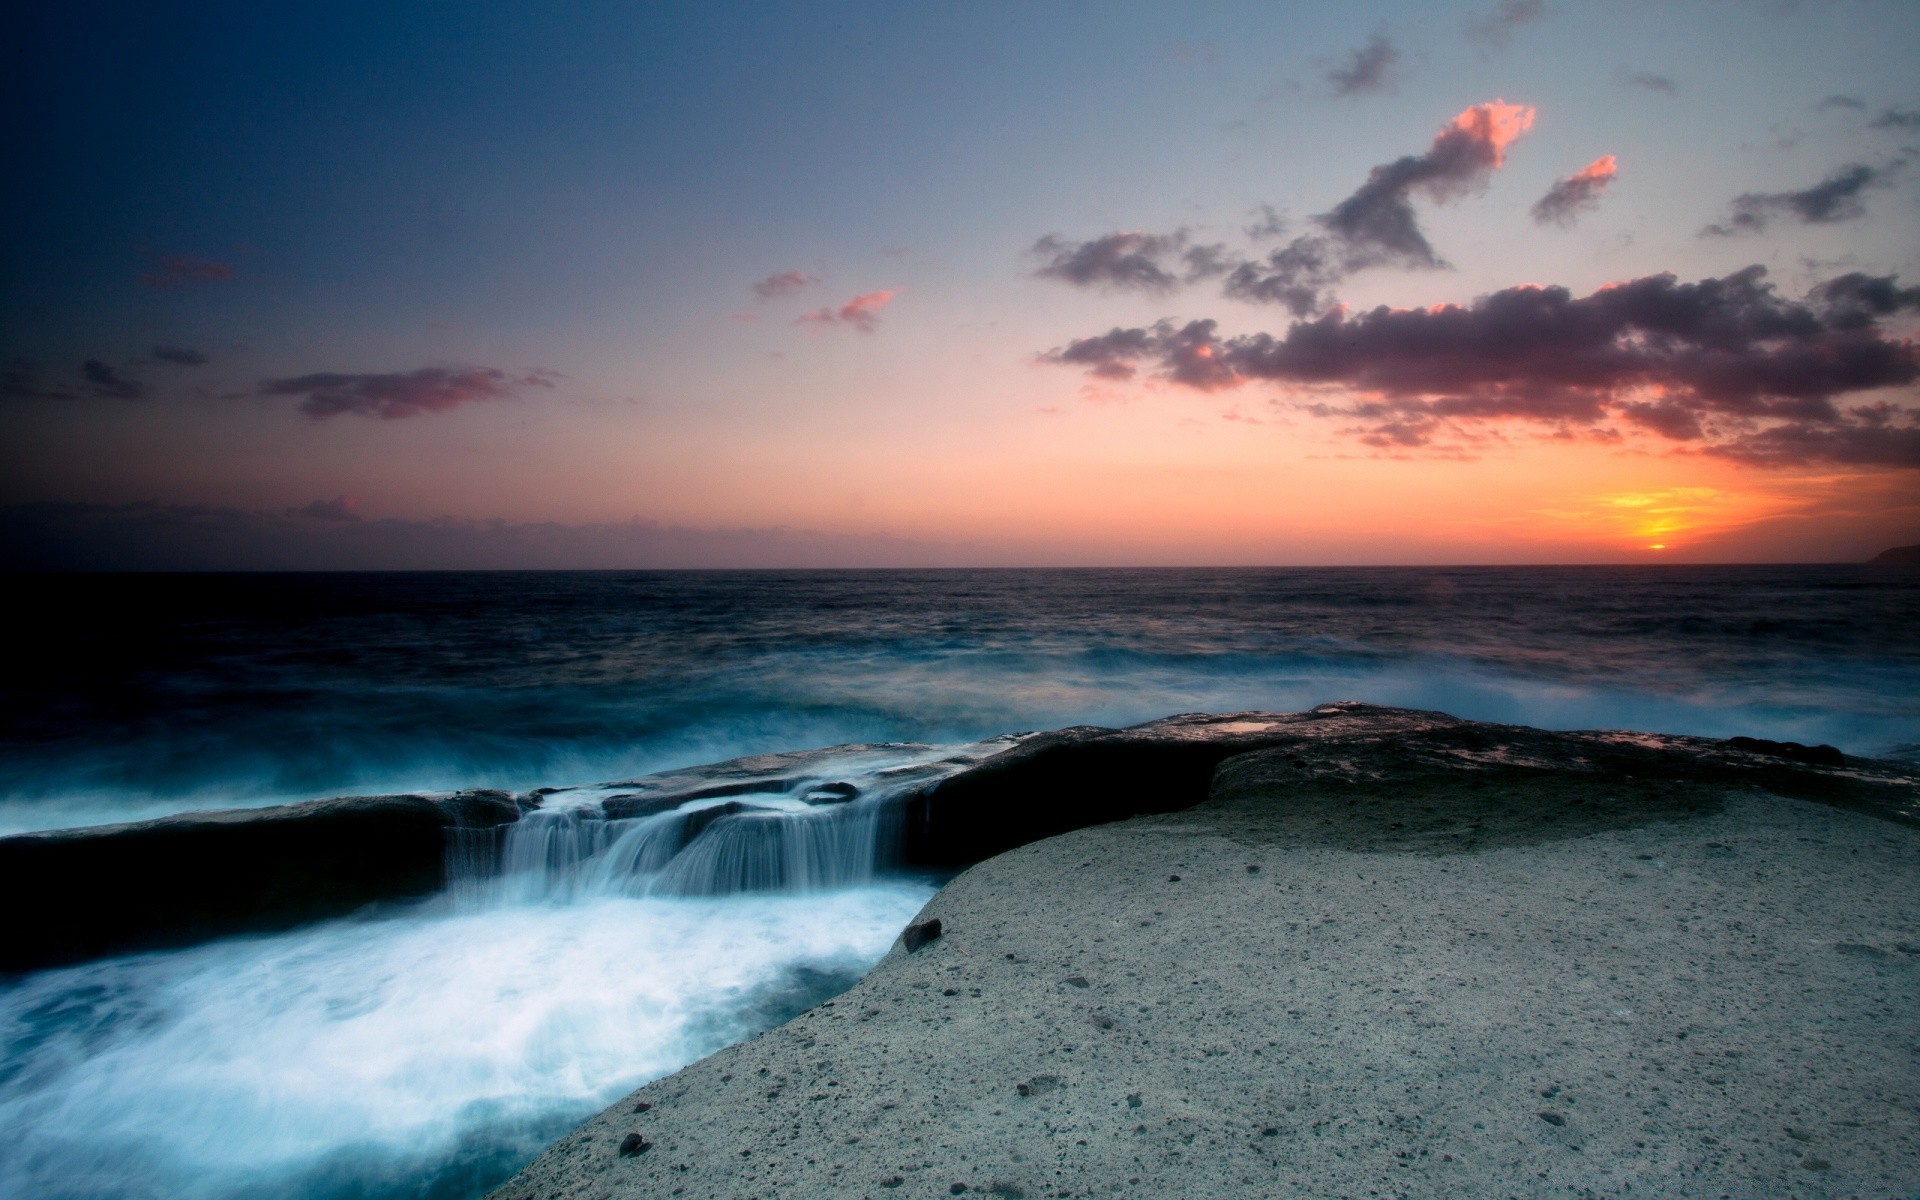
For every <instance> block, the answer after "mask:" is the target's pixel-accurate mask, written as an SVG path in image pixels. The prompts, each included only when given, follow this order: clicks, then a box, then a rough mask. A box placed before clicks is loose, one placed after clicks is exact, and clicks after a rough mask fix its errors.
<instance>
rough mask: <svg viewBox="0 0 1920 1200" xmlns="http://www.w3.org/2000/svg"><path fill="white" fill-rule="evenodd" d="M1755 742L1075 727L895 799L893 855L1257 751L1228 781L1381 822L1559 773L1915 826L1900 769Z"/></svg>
mask: <svg viewBox="0 0 1920 1200" xmlns="http://www.w3.org/2000/svg"><path fill="white" fill-rule="evenodd" d="M1742 743H1745V744H1744V745H1743V744H1742ZM1762 745H1763V743H1761V742H1759V740H1758V739H1733V740H1732V741H1720V740H1717V739H1713V738H1696V737H1680V736H1669V735H1659V734H1642V733H1624V732H1619V731H1604V730H1602V731H1579V732H1570V733H1561V732H1552V731H1548V730H1542V729H1532V728H1528V727H1525V726H1518V725H1499V724H1494V723H1491V722H1481V721H1465V720H1461V719H1460V718H1457V717H1452V716H1448V715H1447V714H1445V713H1438V712H1425V711H1420V710H1415V709H1401V708H1387V707H1382V706H1378V705H1370V704H1358V703H1353V702H1340V703H1334V704H1323V705H1320V706H1319V707H1317V708H1314V709H1310V710H1308V711H1306V712H1300V713H1263V712H1250V713H1228V714H1222V715H1209V714H1195V715H1184V716H1176V717H1167V718H1165V719H1163V720H1159V721H1151V722H1148V723H1146V724H1144V725H1136V726H1133V727H1131V728H1128V729H1104V728H1099V727H1093V726H1081V727H1076V728H1072V729H1064V730H1060V731H1058V732H1055V733H1044V734H1040V735H1038V736H1035V737H1031V738H1028V739H1026V740H1025V741H1023V742H1021V743H1020V744H1019V745H1018V746H1015V747H1013V748H1011V749H1009V750H1006V751H1003V752H1002V753H1000V754H997V755H994V756H993V757H991V758H988V759H986V760H984V761H982V762H980V763H979V764H977V765H975V766H973V767H970V768H968V769H966V770H963V771H961V772H959V773H957V774H955V775H952V776H950V777H948V778H946V779H942V780H939V781H937V782H935V783H932V784H929V785H928V786H926V787H924V788H922V789H920V790H919V791H918V792H916V793H914V794H913V795H912V796H910V797H908V798H907V800H906V801H905V802H904V803H905V810H906V822H905V833H904V839H905V840H904V847H903V854H904V857H905V859H906V861H907V862H909V863H911V864H915V865H922V866H942V867H961V866H965V865H967V864H969V863H973V862H978V861H980V860H981V859H984V858H987V857H989V856H991V855H993V854H998V853H1002V852H1004V851H1007V850H1011V849H1013V848H1015V847H1017V846H1021V845H1025V844H1027V843H1029V842H1033V841H1037V840H1039V839H1040V838H1043V837H1051V836H1053V835H1055V834H1059V833H1065V832H1067V831H1069V830H1072V829H1080V828H1085V827H1086V826H1089V825H1096V824H1100V823H1102V822H1105V821H1116V820H1123V819H1126V818H1128V817H1134V816H1140V815H1143V814H1149V813H1171V812H1179V811H1182V810H1184V809H1188V808H1192V807H1193V806H1194V805H1197V804H1199V803H1201V802H1202V801H1203V800H1205V799H1206V798H1207V796H1208V793H1209V789H1210V788H1211V787H1212V786H1213V784H1214V772H1215V769H1216V768H1218V767H1219V766H1220V765H1221V764H1222V763H1225V762H1227V761H1228V760H1229V759H1239V758H1243V757H1245V756H1249V755H1258V756H1259V761H1258V763H1257V765H1256V764H1254V763H1252V762H1251V761H1248V762H1243V763H1241V764H1239V765H1238V766H1237V767H1236V771H1237V772H1238V773H1240V774H1242V775H1245V774H1247V773H1249V772H1251V773H1253V774H1255V775H1257V776H1258V777H1259V781H1260V786H1261V787H1263V788H1267V789H1276V788H1277V789H1286V788H1289V787H1291V788H1297V789H1302V790H1301V791H1300V795H1301V796H1302V797H1306V796H1308V795H1309V794H1312V795H1316V796H1317V795H1319V794H1321V793H1322V792H1324V791H1325V790H1326V789H1328V788H1332V789H1334V790H1336V791H1340V790H1345V791H1346V792H1350V793H1352V795H1353V796H1354V797H1362V796H1372V797H1373V800H1372V801H1370V802H1371V803H1372V804H1373V805H1374V806H1375V808H1376V809H1380V810H1381V811H1384V807H1383V806H1385V805H1386V803H1387V801H1388V800H1390V799H1391V797H1390V796H1389V795H1388V793H1387V792H1386V791H1384V790H1383V789H1382V787H1381V785H1382V784H1384V783H1386V782H1388V781H1411V780H1422V781H1435V780H1450V781H1452V783H1453V784H1455V785H1458V786H1459V787H1462V788H1465V789H1468V790H1473V789H1480V788H1489V787H1493V788H1499V787H1512V786H1525V785H1529V784H1531V783H1534V782H1537V781H1539V780H1542V779H1546V778H1549V777H1561V778H1565V779H1569V780H1583V781H1585V782H1586V783H1588V784H1593V785H1596V786H1600V787H1601V788H1602V790H1603V791H1607V792H1608V794H1609V795H1612V794H1615V793H1618V794H1619V795H1621V796H1625V795H1626V794H1627V793H1628V792H1636V791H1638V792H1645V791H1646V790H1647V789H1648V788H1649V787H1650V786H1653V785H1657V784H1661V783H1675V782H1691V783H1702V784H1704V783H1713V784H1719V785H1725V786H1739V787H1756V788H1762V789H1765V790H1768V791H1772V792H1774V793H1776V794H1779V795H1786V796H1794V797H1798V798H1802V799H1812V800H1820V801H1822V802H1825V803H1830V804H1838V805H1842V806H1847V807H1861V808H1862V809H1863V810H1865V811H1874V812H1876V813H1880V814H1881V815H1891V816H1895V817H1897V818H1900V819H1908V820H1913V819H1920V813H1916V812H1915V811H1914V809H1915V806H1914V804H1913V801H1912V798H1911V791H1910V787H1909V785H1910V784H1911V780H1912V773H1911V772H1903V771H1899V770H1895V769H1893V767H1892V765H1891V764H1878V765H1876V764H1871V763H1868V762H1864V761H1863V762H1861V763H1860V764H1859V766H1858V768H1857V769H1853V768H1849V767H1848V763H1847V760H1846V759H1845V758H1844V757H1843V756H1840V755H1839V752H1838V751H1836V750H1834V749H1833V748H1832V747H1799V748H1798V749H1797V750H1794V749H1790V748H1789V747H1792V746H1795V745H1797V744H1795V743H1777V742H1776V743H1764V746H1766V747H1770V749H1761V748H1760V747H1761V746H1762ZM1668 794H1669V795H1671V793H1668ZM1361 802H1363V803H1368V802H1369V801H1365V800H1362V801H1361ZM1490 802H1492V798H1491V797H1490ZM1620 803H1622V804H1626V805H1628V807H1629V808H1631V802H1630V801H1627V800H1622V801H1620ZM1655 803H1662V802H1661V801H1655ZM1569 807H1570V808H1571V807H1577V806H1575V805H1569ZM1576 815H1577V814H1576ZM1315 819H1319V818H1315ZM1589 823H1590V822H1589ZM1386 824H1387V822H1384V821H1383V822H1381V825H1382V829H1383V831H1384V827H1385V825H1386ZM1463 824H1468V825H1470V824H1472V822H1470V821H1467V822H1463Z"/></svg>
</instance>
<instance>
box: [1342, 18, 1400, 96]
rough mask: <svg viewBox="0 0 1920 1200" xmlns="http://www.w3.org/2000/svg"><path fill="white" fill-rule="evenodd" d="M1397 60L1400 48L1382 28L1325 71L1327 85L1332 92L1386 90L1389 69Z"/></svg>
mask: <svg viewBox="0 0 1920 1200" xmlns="http://www.w3.org/2000/svg"><path fill="white" fill-rule="evenodd" d="M1399 62H1400V51H1399V50H1397V49H1395V48H1394V45H1393V42H1392V40H1391V39H1390V38H1388V37H1387V34H1386V31H1385V30H1382V31H1380V32H1379V33H1376V34H1374V35H1373V36H1372V37H1371V38H1369V39H1367V44H1366V45H1364V46H1361V47H1360V48H1359V49H1357V50H1355V51H1354V52H1353V53H1351V54H1349V55H1348V56H1347V58H1346V61H1344V62H1342V63H1341V64H1340V65H1339V66H1336V67H1334V68H1333V69H1332V70H1330V71H1328V72H1327V86H1328V87H1329V88H1330V89H1331V90H1332V92H1333V94H1334V95H1336V96H1361V95H1365V94H1367V93H1369V92H1384V91H1390V90H1392V88H1393V82H1394V80H1393V69H1394V67H1395V66H1396V65H1398V64H1399Z"/></svg>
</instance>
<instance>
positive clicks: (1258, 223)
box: [1240, 204, 1287, 242]
mask: <svg viewBox="0 0 1920 1200" xmlns="http://www.w3.org/2000/svg"><path fill="white" fill-rule="evenodd" d="M1249 215H1250V216H1252V217H1253V218H1254V221H1253V224H1251V225H1246V226H1242V227H1241V230H1240V232H1242V233H1244V234H1246V235H1247V240H1248V241H1251V242H1266V241H1272V240H1273V239H1274V238H1277V237H1281V236H1283V235H1284V234H1285V233H1286V232H1287V218H1286V217H1285V216H1283V215H1281V212H1280V210H1279V209H1277V208H1275V207H1274V206H1273V205H1271V204H1261V205H1257V206H1256V207H1255V208H1254V210H1253V212H1252V213H1251V214H1249Z"/></svg>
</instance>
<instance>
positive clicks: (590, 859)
mask: <svg viewBox="0 0 1920 1200" xmlns="http://www.w3.org/2000/svg"><path fill="white" fill-rule="evenodd" d="M1015 740H1017V739H1013V738H996V739H993V740H992V741H989V742H982V743H978V744H976V745H972V746H966V747H961V748H958V749H956V748H953V747H945V748H934V747H928V746H919V745H894V746H856V747H836V748H834V749H832V750H825V751H809V752H806V753H803V754H795V755H767V756H760V757H758V758H753V759H737V760H734V761H733V762H730V763H720V764H717V765H714V766H709V767H699V768H691V769H688V770H685V771H678V772H668V773H664V774H662V775H658V776H652V777H649V778H648V779H645V780H638V781H634V782H632V783H624V784H620V783H616V784H607V785H604V786H602V787H599V788H591V789H576V790H574V791H575V793H576V794H574V795H570V796H569V795H562V794H560V793H555V792H549V793H547V794H546V795H545V796H543V797H542V802H543V804H544V803H550V802H551V801H552V800H553V799H554V797H555V796H556V795H559V796H560V799H561V800H562V801H563V803H561V804H557V805H552V806H550V807H548V806H543V807H540V808H535V809H533V810H532V811H529V812H526V813H525V814H524V815H522V816H521V818H520V820H519V821H517V822H515V823H513V824H511V825H508V826H505V827H503V828H500V829H498V830H474V831H462V832H461V833H460V834H459V835H458V836H457V837H456V839H455V841H454V842H453V843H452V845H450V847H449V850H448V861H447V876H448V881H449V890H450V891H451V892H452V894H453V897H454V899H455V902H456V903H459V904H462V905H480V906H486V905H500V904H527V903H540V902H568V901H575V900H584V899H588V898H592V897H600V896H720V895H731V894H735V893H741V892H813V891H823V890H827V889H831V888H843V887H852V886H857V885H860V884H864V883H870V882H872V881H873V880H874V879H875V878H876V876H878V875H880V874H882V873H884V872H886V871H887V870H888V869H890V868H892V867H893V866H895V865H896V862H897V854H898V849H899V846H900V844H901V833H902V828H903V824H902V823H903V821H904V814H903V812H902V810H901V807H900V804H899V801H900V800H901V799H902V798H903V797H904V796H905V795H906V794H908V793H909V792H911V791H912V790H913V789H914V788H916V787H918V786H920V785H922V784H924V783H926V782H928V781H930V780H933V779H938V778H940V777H942V776H945V775H949V774H952V773H953V772H954V771H957V770H959V769H961V768H962V767H965V766H968V765H970V764H972V763H974V762H977V761H979V760H980V759H981V758H983V757H986V756H987V755H989V754H992V753H994V752H996V751H999V750H1002V749H1004V748H1006V747H1007V746H1008V745H1011V744H1013V742H1014V741H1015Z"/></svg>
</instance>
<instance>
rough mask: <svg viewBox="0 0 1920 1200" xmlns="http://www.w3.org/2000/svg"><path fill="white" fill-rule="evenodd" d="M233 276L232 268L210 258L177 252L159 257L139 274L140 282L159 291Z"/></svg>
mask: <svg viewBox="0 0 1920 1200" xmlns="http://www.w3.org/2000/svg"><path fill="white" fill-rule="evenodd" d="M232 278H233V268H232V267H230V266H228V265H227V264H226V263H223V262H218V261H216V260H214V259H211V258H200V257H198V256H196V255H192V254H177V255H173V256H171V257H167V258H162V259H160V261H159V263H158V265H157V266H155V267H154V269H153V270H151V271H147V272H145V273H144V274H142V275H141V276H140V282H141V283H144V284H146V285H147V286H148V287H150V288H158V289H159V290H161V291H175V290H178V289H180V288H185V287H192V286H193V285H195V284H200V283H219V282H220V281H222V280H225V279H232Z"/></svg>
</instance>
